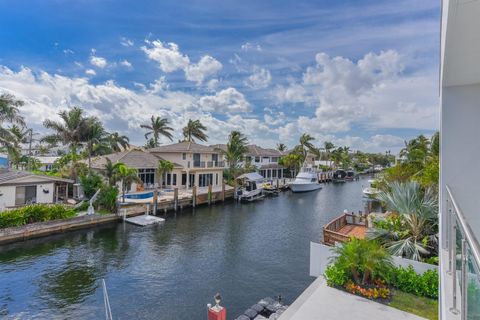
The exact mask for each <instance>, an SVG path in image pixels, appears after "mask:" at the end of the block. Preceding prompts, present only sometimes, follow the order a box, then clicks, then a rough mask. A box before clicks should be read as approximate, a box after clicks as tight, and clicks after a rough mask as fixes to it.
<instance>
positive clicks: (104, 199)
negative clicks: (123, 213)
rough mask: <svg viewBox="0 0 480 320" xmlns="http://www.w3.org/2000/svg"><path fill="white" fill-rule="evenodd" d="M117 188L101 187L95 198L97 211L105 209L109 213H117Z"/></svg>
mask: <svg viewBox="0 0 480 320" xmlns="http://www.w3.org/2000/svg"><path fill="white" fill-rule="evenodd" d="M117 197H118V188H117V187H115V186H107V185H105V186H103V187H102V189H100V192H99V194H98V196H97V200H96V201H95V204H96V205H97V206H98V207H99V209H105V210H107V211H109V212H110V213H113V212H116V211H117Z"/></svg>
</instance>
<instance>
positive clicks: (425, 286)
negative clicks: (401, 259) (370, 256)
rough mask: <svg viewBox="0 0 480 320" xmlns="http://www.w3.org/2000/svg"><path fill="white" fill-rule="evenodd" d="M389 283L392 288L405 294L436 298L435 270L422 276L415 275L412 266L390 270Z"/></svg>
mask: <svg viewBox="0 0 480 320" xmlns="http://www.w3.org/2000/svg"><path fill="white" fill-rule="evenodd" d="M389 282H390V284H391V285H392V286H393V287H395V288H397V289H399V290H401V291H404V292H407V293H412V294H414V295H417V296H423V297H429V298H434V299H436V298H438V273H437V271H436V270H427V271H425V272H424V273H423V274H417V273H416V272H415V270H414V269H413V267H412V266H409V267H408V268H402V267H397V268H392V270H391V271H390V276H389Z"/></svg>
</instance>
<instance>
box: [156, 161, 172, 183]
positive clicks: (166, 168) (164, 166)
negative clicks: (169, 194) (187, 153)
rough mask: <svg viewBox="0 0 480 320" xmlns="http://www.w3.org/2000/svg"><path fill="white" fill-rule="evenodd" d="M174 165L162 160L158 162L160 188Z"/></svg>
mask: <svg viewBox="0 0 480 320" xmlns="http://www.w3.org/2000/svg"><path fill="white" fill-rule="evenodd" d="M173 168H174V165H173V163H172V162H170V161H168V160H164V159H160V160H159V161H158V168H157V169H158V174H159V175H160V177H161V179H162V180H160V186H163V181H165V175H166V174H167V173H169V172H172V170H173Z"/></svg>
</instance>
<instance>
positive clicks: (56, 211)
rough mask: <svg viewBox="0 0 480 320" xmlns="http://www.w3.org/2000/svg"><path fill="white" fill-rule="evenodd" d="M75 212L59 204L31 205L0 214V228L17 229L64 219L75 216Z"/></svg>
mask: <svg viewBox="0 0 480 320" xmlns="http://www.w3.org/2000/svg"><path fill="white" fill-rule="evenodd" d="M75 214H76V213H75V210H73V209H69V208H66V207H64V206H63V205H60V204H54V205H47V204H32V205H28V206H24V207H21V208H18V209H13V210H6V211H2V212H0V228H8V227H18V226H22V225H25V224H29V223H34V222H43V221H50V220H56V219H66V218H70V217H73V216H75Z"/></svg>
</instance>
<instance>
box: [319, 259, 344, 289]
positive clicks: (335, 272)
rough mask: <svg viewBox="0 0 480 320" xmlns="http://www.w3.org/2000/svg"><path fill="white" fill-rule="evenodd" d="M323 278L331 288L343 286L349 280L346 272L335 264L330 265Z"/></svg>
mask: <svg viewBox="0 0 480 320" xmlns="http://www.w3.org/2000/svg"><path fill="white" fill-rule="evenodd" d="M323 276H324V278H325V280H327V284H328V285H329V286H343V285H344V284H345V283H346V282H347V281H348V280H349V277H348V275H347V274H346V273H345V271H344V270H343V269H341V268H338V267H337V266H336V265H335V264H332V265H329V266H328V267H327V269H325V274H324V275H323Z"/></svg>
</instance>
